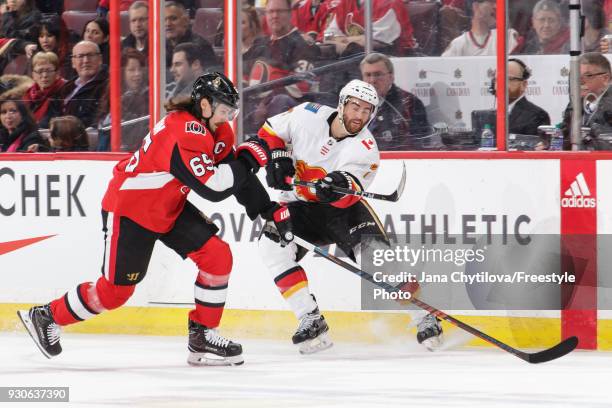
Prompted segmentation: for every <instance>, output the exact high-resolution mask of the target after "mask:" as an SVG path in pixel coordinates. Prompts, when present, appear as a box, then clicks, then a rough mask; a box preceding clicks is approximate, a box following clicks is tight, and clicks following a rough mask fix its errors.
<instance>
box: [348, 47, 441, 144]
mask: <svg viewBox="0 0 612 408" xmlns="http://www.w3.org/2000/svg"><path fill="white" fill-rule="evenodd" d="M359 67H360V69H361V78H362V80H364V81H365V82H367V83H369V84H372V86H374V88H376V92H377V93H378V97H379V98H380V103H379V105H378V111H377V112H376V116H375V117H374V119H373V120H372V122H371V123H370V125H369V128H370V131H371V132H372V134H373V135H374V138H375V139H376V143H377V144H378V148H379V149H380V150H420V149H421V145H420V144H419V142H418V140H417V139H416V138H418V137H424V136H427V135H430V134H431V133H432V128H431V126H430V125H429V122H428V121H427V113H426V112H425V105H423V102H421V100H420V99H419V98H418V97H416V96H415V95H413V94H411V93H410V92H407V91H404V90H403V89H400V88H399V87H398V86H397V85H395V84H394V83H393V82H394V81H395V74H394V69H393V63H392V62H391V60H390V59H389V57H387V56H386V55H384V54H380V53H371V54H368V55H367V56H366V57H365V58H364V59H363V60H362V61H361V63H360V64H359Z"/></svg>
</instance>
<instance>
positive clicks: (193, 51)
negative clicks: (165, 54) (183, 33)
mask: <svg viewBox="0 0 612 408" xmlns="http://www.w3.org/2000/svg"><path fill="white" fill-rule="evenodd" d="M198 50H199V49H198V47H197V46H196V45H195V44H192V43H182V44H179V45H177V46H176V48H174V54H173V55H172V67H171V68H170V72H171V73H172V76H173V77H174V82H172V83H170V84H168V86H167V87H166V98H167V99H168V98H173V97H175V96H180V95H190V94H191V89H192V85H193V82H194V81H195V80H196V79H197V78H198V77H199V76H200V75H203V74H204V62H203V61H202V60H201V59H200V55H199V54H198Z"/></svg>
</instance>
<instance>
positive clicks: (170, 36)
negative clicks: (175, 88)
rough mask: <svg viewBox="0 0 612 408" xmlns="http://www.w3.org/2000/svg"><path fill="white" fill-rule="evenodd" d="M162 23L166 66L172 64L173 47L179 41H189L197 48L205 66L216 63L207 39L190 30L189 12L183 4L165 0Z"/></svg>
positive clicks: (179, 42) (211, 65)
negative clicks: (164, 36)
mask: <svg viewBox="0 0 612 408" xmlns="http://www.w3.org/2000/svg"><path fill="white" fill-rule="evenodd" d="M165 13H166V14H165V16H164V23H165V27H166V66H167V67H170V66H171V65H172V55H173V54H174V48H175V47H176V46H177V45H178V44H181V43H186V42H190V43H193V44H195V45H196V46H197V47H198V48H199V49H200V51H199V54H200V60H202V61H203V62H204V64H205V65H206V66H207V67H213V66H215V65H217V57H216V56H215V53H214V51H213V49H212V46H211V45H210V43H209V42H208V41H206V40H205V39H204V38H202V37H201V36H199V35H198V34H196V33H194V32H193V31H192V30H191V27H190V25H191V23H190V20H189V13H188V12H187V10H186V9H185V6H184V5H183V4H181V3H179V2H176V1H167V2H166V8H165Z"/></svg>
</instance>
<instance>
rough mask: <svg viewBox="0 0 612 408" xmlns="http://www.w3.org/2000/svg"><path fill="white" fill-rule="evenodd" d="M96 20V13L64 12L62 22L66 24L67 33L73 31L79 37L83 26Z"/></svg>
mask: <svg viewBox="0 0 612 408" xmlns="http://www.w3.org/2000/svg"><path fill="white" fill-rule="evenodd" d="M95 18H96V13H95V12H91V11H64V12H63V13H62V20H64V23H66V27H67V28H68V30H69V31H74V32H75V33H76V34H77V35H78V36H79V37H81V34H82V33H83V27H85V24H86V23H87V22H88V21H90V20H93V19H95Z"/></svg>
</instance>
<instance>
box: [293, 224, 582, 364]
mask: <svg viewBox="0 0 612 408" xmlns="http://www.w3.org/2000/svg"><path fill="white" fill-rule="evenodd" d="M293 242H295V243H296V244H298V245H299V246H301V247H304V248H305V249H307V250H309V251H313V252H315V253H317V254H319V255H321V256H322V257H323V258H325V259H327V260H329V261H331V262H333V263H335V264H336V265H339V266H341V267H342V268H344V269H346V270H348V271H350V272H352V273H354V274H355V275H357V276H359V277H360V278H362V279H365V280H367V281H368V282H371V283H373V284H375V285H377V286H379V287H381V288H383V289H385V290H387V291H389V292H401V289H400V288H398V287H395V286H393V285H390V284H388V283H387V282H378V281H376V280H375V279H374V277H373V276H372V275H370V274H369V273H367V272H364V271H362V270H361V269H359V268H357V267H355V266H353V265H351V264H350V263H348V262H345V261H343V260H342V259H340V258H338V257H335V256H333V255H332V254H330V253H329V252H328V251H326V250H323V249H321V248H319V247H317V246H315V245H313V244H311V243H310V242H307V241H305V240H303V239H301V238H300V237H298V236H295V237H294V239H293ZM407 301H408V302H411V303H413V304H414V305H416V306H418V307H420V308H421V309H423V310H426V311H428V312H429V313H432V314H434V315H435V316H437V317H439V318H440V319H443V320H446V321H447V322H449V323H451V324H453V325H455V326H457V327H459V328H461V329H463V330H465V331H466V332H468V333H470V334H473V335H474V336H476V337H478V338H480V339H482V340H484V341H486V342H488V343H490V344H492V345H494V346H495V347H499V348H500V349H502V350H504V351H507V352H508V353H510V354H514V355H515V356H517V357H518V358H520V359H521V360H524V361H527V362H528V363H532V364H537V363H545V362H547V361H551V360H555V359H557V358H559V357H563V356H564V355H566V354H568V353H570V352H572V350H574V349H575V348H576V346H577V345H578V338H577V337H576V336H572V337H568V338H567V339H565V340H563V341H562V342H561V343H559V344H557V345H555V346H553V347H551V348H548V349H546V350H542V351H538V352H537V353H526V352H524V351H521V350H517V349H515V348H514V347H512V346H509V345H507V344H506V343H503V342H501V341H499V340H497V339H495V338H493V337H491V336H489V335H488V334H486V333H483V332H481V331H480V330H478V329H476V328H474V327H472V326H470V325H469V324H466V323H463V322H462V321H461V320H457V319H455V318H454V317H453V316H451V315H448V314H446V313H444V312H443V311H441V310H438V309H436V308H435V307H433V306H430V305H428V304H427V303H425V302H423V301H422V300H419V299H417V298H416V297H411V298H410V300H407Z"/></svg>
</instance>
